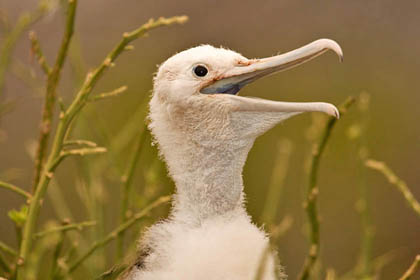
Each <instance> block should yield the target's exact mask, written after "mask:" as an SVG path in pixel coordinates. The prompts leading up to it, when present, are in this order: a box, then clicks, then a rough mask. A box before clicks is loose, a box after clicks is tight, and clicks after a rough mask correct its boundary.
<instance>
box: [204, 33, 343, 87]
mask: <svg viewBox="0 0 420 280" xmlns="http://www.w3.org/2000/svg"><path fill="white" fill-rule="evenodd" d="M328 50H332V51H334V52H335V53H336V54H337V55H338V56H339V58H340V61H342V60H343V52H342V50H341V48H340V46H339V45H338V44H337V43H336V42H335V41H333V40H330V39H319V40H316V41H314V42H312V43H309V44H307V45H305V46H303V47H301V48H298V49H295V50H293V51H290V52H287V53H284V54H281V55H277V56H273V57H268V58H263V59H255V60H251V61H250V63H249V65H246V66H244V65H242V64H241V65H238V66H236V67H234V68H232V69H231V70H229V71H227V72H226V73H225V74H224V75H223V76H221V77H220V78H218V79H217V80H216V81H215V82H213V83H212V84H210V85H208V86H205V87H204V88H202V89H201V91H200V92H201V93H204V94H230V95H236V94H237V93H238V92H239V91H240V90H241V89H242V88H243V87H244V86H246V85H247V84H249V83H252V82H254V81H256V80H258V79H260V78H262V77H265V76H268V75H271V74H274V73H277V72H281V71H284V70H287V69H290V68H293V67H295V66H297V65H300V64H303V63H305V62H307V61H309V60H311V59H313V58H315V57H317V56H319V55H321V54H323V53H325V52H327V51H328Z"/></svg>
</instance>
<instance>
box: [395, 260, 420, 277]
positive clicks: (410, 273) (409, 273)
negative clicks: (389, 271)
mask: <svg viewBox="0 0 420 280" xmlns="http://www.w3.org/2000/svg"><path fill="white" fill-rule="evenodd" d="M419 266H420V255H417V256H416V258H415V259H414V262H413V263H412V264H411V265H410V267H409V268H408V270H407V271H406V272H405V273H404V275H403V276H401V278H400V279H399V280H409V279H411V277H412V276H413V275H414V273H416V271H417V269H418V268H419Z"/></svg>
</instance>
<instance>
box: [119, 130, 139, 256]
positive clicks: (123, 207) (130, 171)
mask: <svg viewBox="0 0 420 280" xmlns="http://www.w3.org/2000/svg"><path fill="white" fill-rule="evenodd" d="M140 133H141V134H140V137H139V138H138V142H137V143H136V150H135V152H134V155H133V158H132V160H131V162H130V163H129V165H128V168H127V172H126V173H125V175H124V176H123V177H122V180H121V181H122V182H123V186H122V188H121V204H120V223H121V224H122V223H124V222H126V221H127V218H128V217H127V210H128V198H129V194H130V189H131V185H132V182H133V178H134V171H135V170H136V167H137V163H138V162H139V158H140V154H141V151H142V150H143V146H144V142H145V141H144V140H145V138H146V137H145V136H146V126H144V127H143V130H142V131H141V132H140ZM123 251H124V232H121V233H120V234H119V235H118V239H117V254H116V255H117V260H120V259H121V258H122V257H123Z"/></svg>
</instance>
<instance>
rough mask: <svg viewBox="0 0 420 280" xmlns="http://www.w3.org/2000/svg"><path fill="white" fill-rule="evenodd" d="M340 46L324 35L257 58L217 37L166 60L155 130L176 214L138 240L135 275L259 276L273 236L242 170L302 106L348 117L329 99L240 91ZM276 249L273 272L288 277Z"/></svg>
mask: <svg viewBox="0 0 420 280" xmlns="http://www.w3.org/2000/svg"><path fill="white" fill-rule="evenodd" d="M328 50H332V51H333V52H335V53H336V54H337V55H338V56H339V58H340V60H342V58H343V52H342V49H341V47H340V46H339V44H338V43H337V42H335V41H333V40H330V39H319V40H316V41H313V42H311V43H309V44H307V45H304V46H303V47H300V48H297V49H295V50H292V51H289V52H286V53H284V54H279V55H275V56H272V57H267V58H261V59H248V58H246V57H244V56H242V55H241V54H239V53H237V52H235V51H232V50H229V49H226V48H223V47H220V48H217V47H213V46H211V45H199V46H196V47H193V48H190V49H187V50H184V51H181V52H179V53H177V54H175V55H173V56H172V57H170V58H169V59H167V60H166V61H165V62H164V63H162V64H161V65H160V66H159V67H158V71H157V73H156V74H155V76H154V83H153V90H152V97H151V100H150V102H149V115H148V118H149V125H148V127H149V129H150V131H151V133H152V135H153V139H154V140H153V141H154V143H156V144H157V146H158V149H159V154H160V156H161V157H162V159H163V160H164V161H165V163H166V166H167V169H168V173H169V175H170V177H171V178H172V180H173V181H174V183H175V186H176V191H175V194H174V195H173V201H172V208H171V211H170V214H169V217H168V218H167V219H165V220H163V221H160V222H158V223H156V224H154V225H152V226H151V227H150V228H148V229H147V230H146V231H145V233H144V234H143V235H142V237H141V238H140V240H139V245H138V247H139V253H138V257H137V260H136V262H135V263H134V264H133V265H132V267H131V268H130V270H129V271H128V272H127V273H126V274H125V276H124V277H125V278H124V279H127V280H168V279H182V280H193V279H194V280H196V279H201V280H251V279H255V276H256V273H257V270H258V268H259V265H260V262H261V258H262V256H263V253H264V251H265V249H266V248H267V246H268V244H269V236H268V234H267V233H266V232H265V231H264V229H263V228H261V227H258V226H257V225H256V224H255V223H253V221H252V219H251V217H250V215H249V214H248V213H247V211H246V209H245V194H244V184H243V179H242V169H243V166H244V164H245V161H246V158H247V155H248V152H249V151H250V149H251V147H252V146H253V143H254V141H255V139H256V138H257V137H258V136H260V135H262V134H263V133H265V132H266V131H268V130H270V129H271V128H272V127H274V126H275V125H276V124H278V123H280V122H282V121H284V120H286V119H288V118H290V117H292V116H295V115H297V114H300V113H303V112H323V113H326V114H328V115H331V116H334V117H336V118H338V117H339V111H338V110H337V108H336V107H335V106H334V105H332V104H330V103H324V102H281V101H272V100H266V99H261V98H257V97H246V96H240V95H239V94H238V93H239V92H240V90H241V89H242V88H243V87H244V86H246V85H248V84H250V83H252V82H254V81H256V80H259V79H260V78H262V77H266V76H268V75H271V74H274V73H278V72H281V71H284V70H286V69H290V68H292V67H295V66H297V65H300V64H303V63H305V62H307V61H309V60H312V59H313V58H315V57H317V56H319V55H321V54H323V53H325V52H327V51H328ZM286 278H287V276H286V274H285V273H284V271H283V268H282V266H281V264H280V263H279V261H278V257H277V255H276V253H275V252H271V253H270V254H269V256H268V258H267V259H266V262H265V264H264V267H263V277H262V278H261V279H264V280H274V279H286Z"/></svg>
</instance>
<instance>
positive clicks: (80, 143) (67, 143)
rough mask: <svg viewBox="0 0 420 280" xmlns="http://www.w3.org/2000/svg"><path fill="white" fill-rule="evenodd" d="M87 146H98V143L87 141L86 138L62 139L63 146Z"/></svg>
mask: <svg viewBox="0 0 420 280" xmlns="http://www.w3.org/2000/svg"><path fill="white" fill-rule="evenodd" d="M73 145H76V146H87V147H91V148H95V147H98V144H96V143H95V142H92V141H88V140H67V141H64V143H63V146H73Z"/></svg>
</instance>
